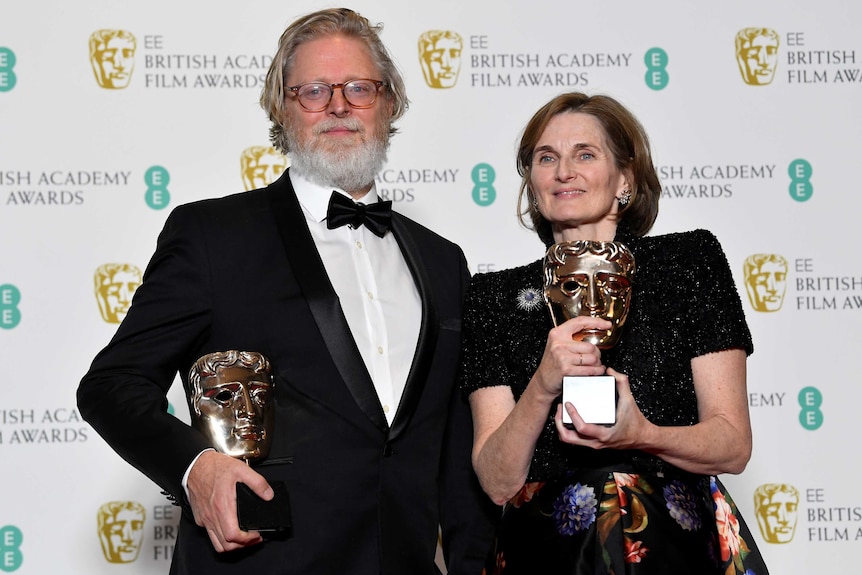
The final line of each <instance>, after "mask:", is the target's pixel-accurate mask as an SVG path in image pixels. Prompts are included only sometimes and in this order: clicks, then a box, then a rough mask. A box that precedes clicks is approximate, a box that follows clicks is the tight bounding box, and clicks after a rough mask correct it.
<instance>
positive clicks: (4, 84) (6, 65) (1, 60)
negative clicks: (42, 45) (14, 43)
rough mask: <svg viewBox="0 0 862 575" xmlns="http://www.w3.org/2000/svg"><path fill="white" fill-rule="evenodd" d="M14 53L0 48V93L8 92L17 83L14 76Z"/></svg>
mask: <svg viewBox="0 0 862 575" xmlns="http://www.w3.org/2000/svg"><path fill="white" fill-rule="evenodd" d="M16 62H17V59H16V58H15V52H13V51H12V50H10V49H9V48H6V47H4V46H0V92H8V91H10V90H11V89H12V88H14V87H15V84H17V83H18V77H17V76H16V75H15V70H13V68H15V63H16Z"/></svg>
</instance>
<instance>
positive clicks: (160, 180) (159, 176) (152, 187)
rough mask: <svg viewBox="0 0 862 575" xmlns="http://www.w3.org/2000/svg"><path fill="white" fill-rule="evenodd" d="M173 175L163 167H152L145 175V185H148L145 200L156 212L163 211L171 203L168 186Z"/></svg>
mask: <svg viewBox="0 0 862 575" xmlns="http://www.w3.org/2000/svg"><path fill="white" fill-rule="evenodd" d="M170 181H171V174H170V173H169V172H168V171H167V170H166V169H165V168H163V167H162V166H152V167H151V168H150V169H148V170H147V171H146V173H145V174H144V183H146V184H147V192H146V194H144V198H145V200H146V202H147V205H148V206H150V208H152V209H154V210H162V209H164V208H166V207H168V204H170V203H171V193H170V192H169V191H168V184H169V183H170Z"/></svg>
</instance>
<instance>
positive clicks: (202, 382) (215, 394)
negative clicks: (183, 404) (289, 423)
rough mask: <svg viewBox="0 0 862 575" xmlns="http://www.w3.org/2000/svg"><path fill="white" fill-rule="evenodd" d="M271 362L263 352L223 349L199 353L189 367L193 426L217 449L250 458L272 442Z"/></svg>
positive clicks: (263, 454) (265, 451)
mask: <svg viewBox="0 0 862 575" xmlns="http://www.w3.org/2000/svg"><path fill="white" fill-rule="evenodd" d="M273 387H274V383H273V379H272V368H271V367H270V364H269V361H268V360H267V359H266V357H264V356H263V355H261V354H259V353H256V352H251V351H236V350H230V351H224V352H215V353H210V354H207V355H205V356H203V357H201V358H200V359H198V360H197V361H196V362H195V364H194V365H193V366H192V368H191V370H190V371H189V404H190V406H191V410H192V413H191V419H192V424H193V425H194V427H195V428H196V429H197V430H198V431H200V432H201V433H202V434H203V435H204V436H206V437H207V439H209V440H210V442H211V443H212V446H213V447H215V448H216V450H217V451H220V452H221V453H224V454H226V455H230V456H231V457H236V458H239V459H244V460H246V462H250V461H252V460H255V459H261V458H263V457H266V455H267V454H268V453H269V446H270V443H271V442H272V427H273V423H274V420H273V418H274V404H273V402H272V393H273Z"/></svg>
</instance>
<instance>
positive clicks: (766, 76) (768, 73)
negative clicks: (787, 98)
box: [736, 28, 779, 86]
mask: <svg viewBox="0 0 862 575" xmlns="http://www.w3.org/2000/svg"><path fill="white" fill-rule="evenodd" d="M778 44H779V37H778V33H777V32H776V31H775V30H771V29H769V28H744V29H742V30H740V31H739V32H738V33H737V34H736V63H737V64H739V73H740V74H742V79H743V80H744V81H745V83H746V84H748V85H750V86H765V85H767V84H771V83H772V79H773V78H774V77H775V68H776V66H778Z"/></svg>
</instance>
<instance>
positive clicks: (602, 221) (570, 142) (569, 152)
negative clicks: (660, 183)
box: [530, 112, 628, 242]
mask: <svg viewBox="0 0 862 575" xmlns="http://www.w3.org/2000/svg"><path fill="white" fill-rule="evenodd" d="M627 188H628V185H627V183H626V177H625V175H624V174H623V173H622V172H621V171H620V170H618V169H617V167H616V163H615V161H614V157H613V155H612V154H611V152H610V150H609V148H608V144H607V137H606V135H605V131H604V129H603V128H602V126H601V124H599V121H598V120H597V119H596V118H595V117H593V116H591V115H589V114H584V113H582V112H564V113H562V114H558V115H556V116H554V118H552V119H551V121H550V122H549V123H548V126H547V128H545V131H544V132H543V133H542V135H541V136H540V137H539V140H538V142H537V143H536V147H535V150H534V151H533V159H532V162H531V167H530V189H531V190H532V192H533V195H534V197H535V199H536V202H537V203H538V208H539V212H541V214H542V216H543V217H544V218H545V219H546V220H548V221H549V222H550V223H551V227H552V229H553V232H554V240H555V241H557V242H559V241H570V240H576V239H604V238H601V237H599V236H600V235H607V233H605V234H601V233H600V232H601V231H606V229H610V230H611V231H612V230H615V229H616V228H615V215H616V213H617V209H618V207H617V201H616V198H617V197H618V196H619V195H620V194H621V193H622V191H623V190H625V189H627ZM608 226H613V227H610V228H609V227H608ZM608 239H613V237H612V234H611V237H610V238H608Z"/></svg>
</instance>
